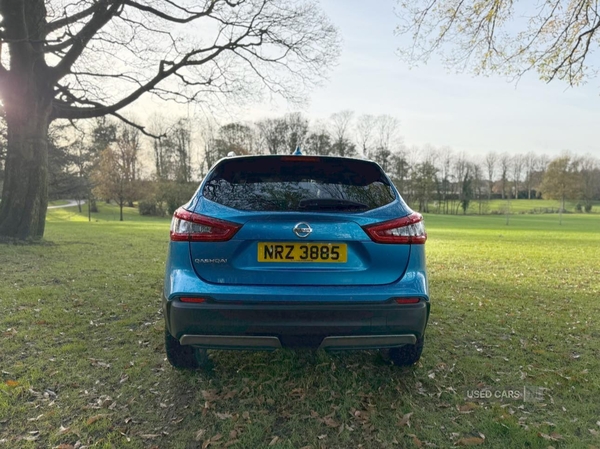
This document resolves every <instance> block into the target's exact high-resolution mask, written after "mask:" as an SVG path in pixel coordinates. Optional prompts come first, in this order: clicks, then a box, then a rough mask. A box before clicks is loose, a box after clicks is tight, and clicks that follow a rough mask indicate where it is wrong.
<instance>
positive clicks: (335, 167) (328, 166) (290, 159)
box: [190, 156, 411, 286]
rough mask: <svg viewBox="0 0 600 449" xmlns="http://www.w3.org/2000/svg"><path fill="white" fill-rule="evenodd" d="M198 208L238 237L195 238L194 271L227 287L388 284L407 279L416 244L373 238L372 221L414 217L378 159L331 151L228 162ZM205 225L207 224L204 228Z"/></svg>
mask: <svg viewBox="0 0 600 449" xmlns="http://www.w3.org/2000/svg"><path fill="white" fill-rule="evenodd" d="M200 195H201V196H200V197H199V198H197V201H196V202H195V203H194V204H193V206H192V207H193V210H192V212H193V213H194V214H197V216H198V217H212V218H216V217H218V218H219V219H220V220H223V221H222V222H207V225H209V226H213V227H214V229H215V230H216V231H218V228H219V227H220V226H221V227H223V229H225V231H223V232H228V231H227V228H228V227H231V232H232V233H234V234H233V237H232V238H229V239H226V240H224V241H210V240H208V241H207V240H200V241H192V242H190V255H191V259H192V263H193V266H194V269H195V271H196V273H197V275H198V276H199V277H200V278H202V279H203V280H205V281H206V282H210V283H219V284H229V285H240V284H247V285H323V286H349V285H381V284H389V283H392V282H395V281H397V280H398V279H399V278H401V277H402V275H403V274H404V271H405V270H406V266H407V263H408V260H409V257H410V249H411V245H410V244H400V245H395V244H391V245H390V244H382V243H376V242H374V241H373V240H372V239H371V238H370V236H369V235H368V233H367V232H366V231H365V227H368V226H369V225H373V224H375V223H380V222H383V221H387V220H391V219H395V218H398V217H402V216H404V215H408V214H409V213H410V212H411V211H410V209H408V208H407V207H406V206H405V205H404V203H403V202H402V201H401V200H399V199H398V198H397V197H396V193H395V190H394V189H393V187H392V186H391V184H390V182H389V180H388V179H387V177H386V176H385V175H384V174H383V172H382V171H381V169H380V168H379V166H377V165H376V164H374V163H372V162H368V161H362V160H356V159H345V158H329V157H309V156H271V157H267V156H264V157H247V158H231V159H227V160H223V161H221V162H220V163H219V164H218V165H217V166H216V167H215V168H214V169H213V171H212V172H211V173H209V175H208V176H207V179H206V181H205V182H204V184H203V186H202V188H201V189H200ZM206 229H208V228H206Z"/></svg>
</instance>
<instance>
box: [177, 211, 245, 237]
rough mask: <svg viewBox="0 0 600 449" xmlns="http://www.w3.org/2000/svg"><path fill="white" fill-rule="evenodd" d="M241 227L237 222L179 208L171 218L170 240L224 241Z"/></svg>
mask: <svg viewBox="0 0 600 449" xmlns="http://www.w3.org/2000/svg"><path fill="white" fill-rule="evenodd" d="M241 227H242V225H240V224H238V223H231V222H229V221H225V220H218V219H216V218H211V217H205V216H204V215H200V214H195V213H193V212H189V211H187V210H185V209H183V208H181V207H180V208H179V209H177V210H176V211H175V213H174V214H173V219H172V220H171V240H172V241H190V242H224V241H227V240H229V239H231V237H233V236H234V235H235V233H236V232H237V231H238V230H239V229H240V228H241Z"/></svg>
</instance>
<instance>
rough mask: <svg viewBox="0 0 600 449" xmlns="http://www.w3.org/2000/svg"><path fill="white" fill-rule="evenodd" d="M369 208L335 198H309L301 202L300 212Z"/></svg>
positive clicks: (361, 204)
mask: <svg viewBox="0 0 600 449" xmlns="http://www.w3.org/2000/svg"><path fill="white" fill-rule="evenodd" d="M368 208H369V206H367V205H366V204H363V203H358V202H356V201H350V200H342V199H335V198H310V199H305V200H301V201H300V203H299V204H298V209H300V210H366V209H368Z"/></svg>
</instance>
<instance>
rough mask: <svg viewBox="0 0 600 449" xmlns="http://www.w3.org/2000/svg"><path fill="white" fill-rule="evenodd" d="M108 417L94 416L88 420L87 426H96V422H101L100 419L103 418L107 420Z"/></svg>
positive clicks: (104, 415) (102, 415)
mask: <svg viewBox="0 0 600 449" xmlns="http://www.w3.org/2000/svg"><path fill="white" fill-rule="evenodd" d="M107 416H108V415H107V414H106V413H104V414H101V415H94V416H92V417H90V418H88V420H87V425H88V426H91V425H92V424H94V423H95V422H96V421H98V420H100V419H103V418H106V417H107Z"/></svg>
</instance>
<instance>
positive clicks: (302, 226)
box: [293, 223, 313, 239]
mask: <svg viewBox="0 0 600 449" xmlns="http://www.w3.org/2000/svg"><path fill="white" fill-rule="evenodd" d="M293 231H294V234H296V235H297V236H298V237H300V238H301V239H303V238H305V237H308V236H309V235H310V233H311V232H312V231H313V230H312V228H311V227H310V225H309V224H308V223H298V224H297V225H296V226H294V229H293Z"/></svg>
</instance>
